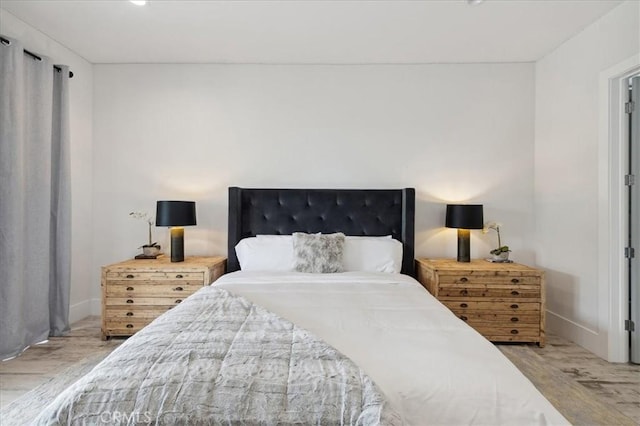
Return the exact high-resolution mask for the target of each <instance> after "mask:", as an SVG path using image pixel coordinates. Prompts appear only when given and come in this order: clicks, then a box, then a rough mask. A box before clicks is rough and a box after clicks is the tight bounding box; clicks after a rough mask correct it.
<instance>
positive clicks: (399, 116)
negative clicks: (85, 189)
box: [92, 64, 534, 298]
mask: <svg viewBox="0 0 640 426" xmlns="http://www.w3.org/2000/svg"><path fill="white" fill-rule="evenodd" d="M94 70H95V74H94V102H95V103H94V144H95V145H94V168H93V182H94V197H95V209H94V214H93V221H92V222H93V233H94V237H95V240H94V253H95V261H94V266H93V269H94V274H93V277H94V279H93V297H95V298H97V297H98V296H99V293H98V292H99V286H98V277H99V274H98V270H99V267H100V266H101V265H104V264H107V263H111V262H117V261H120V260H123V259H126V258H131V257H132V256H134V255H135V254H136V253H137V252H138V250H137V247H139V246H140V245H141V244H143V243H144V242H145V239H146V228H145V225H144V223H143V222H140V221H137V220H134V219H131V218H129V216H128V214H129V212H131V211H134V210H145V211H148V212H152V213H154V209H155V201H156V200H159V199H188V200H195V201H197V210H198V226H196V227H192V228H187V230H186V234H185V241H186V243H185V244H186V249H185V251H186V254H187V255H189V254H225V253H226V234H227V187H228V186H230V185H239V186H247V187H252V186H255V187H343V188H344V187H347V188H348V187H353V188H375V187H382V188H393V187H405V186H411V187H415V188H416V190H417V198H418V200H417V212H416V239H417V247H416V248H417V254H418V255H428V256H448V257H455V250H456V249H455V247H456V239H455V230H450V229H445V228H442V225H443V223H444V204H445V203H446V202H447V201H465V202H478V203H484V205H485V217H486V219H487V220H491V219H493V220H499V221H501V222H503V223H504V227H503V230H504V232H503V234H504V235H503V237H504V240H503V241H505V242H506V243H507V244H509V245H511V246H512V248H513V250H514V252H513V256H514V258H515V259H516V260H520V261H523V262H528V263H530V262H532V261H533V252H532V242H531V239H532V229H533V125H534V124H533V114H534V111H533V108H534V99H533V96H534V86H533V80H534V75H533V64H502V65H424V66H415V65H414V66H391V65H387V66H385V65H372V66H294V65H283V66H266V65H96V66H95V67H94ZM154 234H155V235H157V238H156V239H159V240H160V242H161V244H162V245H163V246H164V247H166V246H167V244H168V235H167V234H168V233H167V231H166V229H160V228H158V229H154ZM495 244H496V241H495V235H482V234H481V232H480V231H474V232H473V235H472V254H473V255H474V256H475V257H481V256H487V252H488V251H489V249H490V248H493V247H490V246H493V245H495Z"/></svg>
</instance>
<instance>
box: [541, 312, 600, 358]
mask: <svg viewBox="0 0 640 426" xmlns="http://www.w3.org/2000/svg"><path fill="white" fill-rule="evenodd" d="M547 331H549V332H552V333H554V334H557V335H558V336H561V337H564V338H565V339H568V340H571V341H572V342H574V343H577V344H578V345H580V346H582V347H583V348H585V349H587V350H589V351H591V352H593V353H594V354H596V355H598V356H599V357H600V358H603V359H607V345H606V339H603V336H602V334H601V333H598V332H597V331H595V330H591V329H590V328H587V327H585V326H584V325H582V324H578V323H577V322H575V321H572V320H570V319H569V318H565V317H563V316H562V315H560V314H556V313H555V312H552V311H549V310H547Z"/></svg>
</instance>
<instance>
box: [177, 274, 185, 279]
mask: <svg viewBox="0 0 640 426" xmlns="http://www.w3.org/2000/svg"><path fill="white" fill-rule="evenodd" d="M176 278H184V276H183V275H182V274H178V275H176Z"/></svg>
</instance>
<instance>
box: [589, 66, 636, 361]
mask: <svg viewBox="0 0 640 426" xmlns="http://www.w3.org/2000/svg"><path fill="white" fill-rule="evenodd" d="M638 72H640V54H638V55H633V56H631V57H630V58H628V59H626V60H625V61H622V62H621V63H619V64H617V65H615V66H613V67H611V68H609V69H607V70H605V71H603V72H601V73H600V78H599V80H600V81H599V84H600V92H599V95H600V102H599V104H600V114H599V125H598V128H599V135H598V193H599V197H598V300H599V304H598V318H599V321H598V322H599V324H600V325H599V328H600V332H602V333H603V334H604V335H605V336H606V343H607V361H609V362H628V361H629V335H628V332H627V331H625V329H624V321H625V320H626V319H628V318H629V306H628V300H629V285H628V282H629V276H628V271H627V263H626V258H625V257H624V246H625V244H626V241H627V236H628V227H627V217H626V215H627V209H628V202H627V198H626V194H625V191H626V188H625V185H624V175H625V174H626V164H627V163H626V161H627V160H628V155H629V153H628V150H627V149H626V148H627V143H628V141H627V140H628V128H626V127H625V123H627V120H628V118H627V117H626V114H625V112H624V103H625V101H626V99H627V93H628V81H627V80H628V78H629V77H630V76H631V75H633V74H636V73H638ZM625 137H626V138H627V140H625Z"/></svg>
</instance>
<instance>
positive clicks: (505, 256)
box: [491, 251, 509, 262]
mask: <svg viewBox="0 0 640 426" xmlns="http://www.w3.org/2000/svg"><path fill="white" fill-rule="evenodd" d="M491 260H493V261H494V262H506V261H507V260H509V252H508V251H503V252H502V253H499V254H492V255H491Z"/></svg>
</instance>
